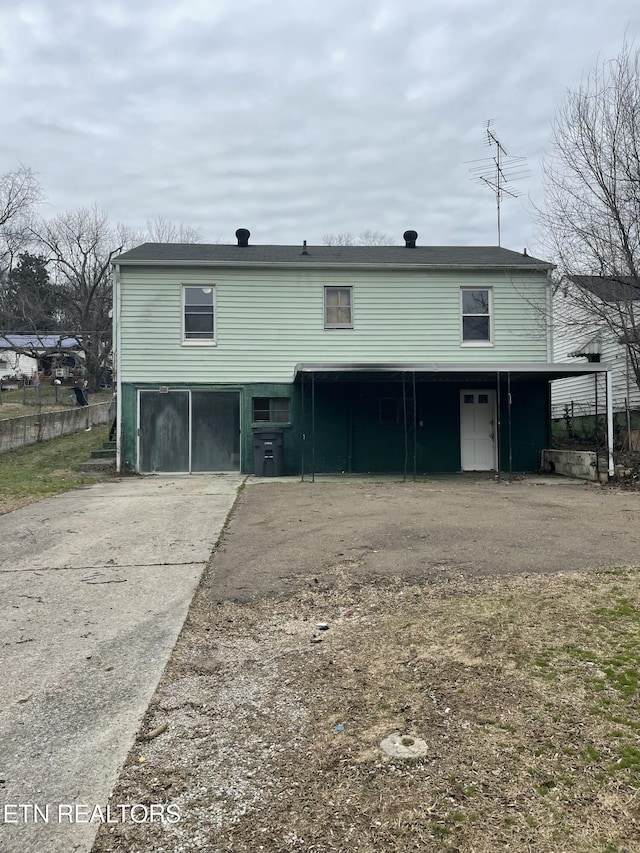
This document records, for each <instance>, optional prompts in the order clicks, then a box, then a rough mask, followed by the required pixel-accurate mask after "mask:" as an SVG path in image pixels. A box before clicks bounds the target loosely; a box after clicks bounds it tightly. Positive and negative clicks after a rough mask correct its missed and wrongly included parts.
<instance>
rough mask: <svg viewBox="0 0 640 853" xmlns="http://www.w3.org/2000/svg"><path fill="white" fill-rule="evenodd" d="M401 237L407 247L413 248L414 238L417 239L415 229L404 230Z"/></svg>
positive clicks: (414, 245) (414, 244)
mask: <svg viewBox="0 0 640 853" xmlns="http://www.w3.org/2000/svg"><path fill="white" fill-rule="evenodd" d="M402 239H403V240H404V244H405V246H406V247H407V249H415V247H416V240H417V239H418V232H417V231H405V232H404V234H403V235H402Z"/></svg>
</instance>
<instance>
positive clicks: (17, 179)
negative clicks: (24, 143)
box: [0, 166, 43, 227]
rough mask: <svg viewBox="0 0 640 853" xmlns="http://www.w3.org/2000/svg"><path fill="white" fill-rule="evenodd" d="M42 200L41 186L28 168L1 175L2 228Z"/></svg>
mask: <svg viewBox="0 0 640 853" xmlns="http://www.w3.org/2000/svg"><path fill="white" fill-rule="evenodd" d="M42 200H43V195H42V189H41V187H40V184H39V183H38V181H37V179H36V177H35V176H34V174H33V172H32V171H31V169H28V168H27V167H26V166H20V167H19V168H18V169H16V170H15V171H13V172H7V173H6V174H4V175H0V227H4V226H5V225H6V224H7V223H8V222H10V221H11V220H15V219H17V218H18V217H19V216H21V215H23V214H25V213H27V212H28V211H30V210H32V209H33V208H34V207H35V206H36V204H38V203H39V202H41V201H42Z"/></svg>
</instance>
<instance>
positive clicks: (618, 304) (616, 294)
mask: <svg viewBox="0 0 640 853" xmlns="http://www.w3.org/2000/svg"><path fill="white" fill-rule="evenodd" d="M636 305H637V312H638V316H637V318H636V317H634V313H635V310H636ZM607 311H610V312H611V313H612V316H615V318H616V319H615V320H614V322H615V324H616V326H617V327H618V328H617V329H614V328H611V326H610V325H608V324H607V323H606V322H605V320H604V319H603V314H604V313H605V312H607ZM553 317H554V322H553V354H554V361H556V362H568V363H572V364H587V363H598V362H602V363H605V364H607V365H609V366H610V367H611V379H612V398H613V399H612V403H613V411H614V413H619V412H626V411H628V410H631V411H634V410H640V388H639V387H638V383H637V381H636V377H635V373H634V370H633V367H632V364H631V360H630V357H629V351H628V347H627V346H625V344H624V343H622V341H621V337H622V335H623V334H624V331H623V330H625V329H626V330H629V329H633V328H634V320H635V321H636V323H637V322H638V321H640V287H638V286H637V284H635V283H634V282H632V281H631V280H628V279H612V278H609V277H601V276H572V277H571V278H570V279H567V280H565V281H564V282H563V283H562V285H561V286H560V287H559V288H558V289H557V290H556V291H555V293H554V296H553ZM596 401H597V410H598V413H599V414H604V412H605V405H606V387H605V380H604V376H602V375H598V374H594V375H593V376H572V377H570V378H567V379H561V380H558V381H557V382H554V383H553V385H552V390H551V414H552V417H553V418H555V419H557V418H562V417H564V416H565V414H566V413H569V414H570V415H571V416H572V417H581V416H585V415H593V414H594V413H595V411H596Z"/></svg>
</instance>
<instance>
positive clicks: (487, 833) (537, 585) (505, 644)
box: [94, 477, 640, 853]
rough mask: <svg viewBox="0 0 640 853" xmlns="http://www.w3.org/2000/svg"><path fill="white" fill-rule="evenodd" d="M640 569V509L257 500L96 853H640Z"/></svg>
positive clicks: (592, 504) (628, 495) (265, 486)
mask: <svg viewBox="0 0 640 853" xmlns="http://www.w3.org/2000/svg"><path fill="white" fill-rule="evenodd" d="M639 566H640V494H639V493H637V492H624V491H621V490H616V489H609V488H601V487H598V486H588V485H577V486H576V485H535V484H534V482H533V481H530V480H527V481H523V482H516V483H511V484H508V483H497V482H494V481H493V480H475V479H473V478H463V477H459V478H430V479H429V480H428V481H424V482H419V483H415V484H414V483H407V484H402V483H391V482H349V481H345V482H340V483H333V482H323V481H318V482H316V483H315V484H308V483H286V484H280V483H268V482H266V483H261V484H250V485H248V486H247V487H246V489H245V490H244V492H243V494H242V495H241V498H240V500H239V502H238V505H237V507H236V511H235V513H234V515H233V517H232V519H231V521H230V524H229V526H228V528H227V531H226V533H225V535H224V536H223V539H222V541H221V543H220V546H219V548H218V549H217V551H216V552H215V553H214V556H213V558H212V560H211V563H210V566H209V569H208V572H207V575H206V577H205V578H204V579H203V583H202V585H201V589H200V591H199V593H198V594H197V596H196V598H195V600H194V603H193V606H192V608H191V612H190V615H189V617H188V619H187V622H186V624H185V627H184V630H183V632H182V635H181V637H180V639H179V641H178V644H177V646H176V649H175V652H174V655H173V657H172V660H171V661H170V663H169V665H168V667H167V670H166V672H165V675H164V677H163V679H162V681H161V683H160V685H159V687H158V690H157V692H156V695H155V697H154V699H153V701H152V703H151V705H150V708H149V711H148V713H147V716H146V719H145V721H144V723H143V726H142V730H141V735H142V737H143V738H144V737H145V735H148V734H149V733H150V734H151V735H154V736H153V737H152V738H151V739H141V740H140V741H139V742H138V743H136V745H135V747H134V749H133V750H132V751H131V753H130V755H129V758H128V760H127V762H126V765H125V767H124V769H123V772H122V774H121V777H120V780H119V782H118V784H117V787H116V790H115V791H114V795H113V798H112V802H113V804H126V803H147V804H165V806H166V805H169V804H173V805H174V806H177V807H179V809H180V814H181V820H180V821H179V822H177V823H172V824H170V823H161V822H153V823H139V824H136V823H134V822H131V821H129V822H126V823H116V824H113V825H111V826H106V825H105V826H102V827H101V829H100V832H99V835H98V839H97V841H96V845H95V847H94V853H115V851H121V852H122V853H124V851H127V853H136V851H140V853H141V852H142V851H144V853H151V851H157V853H178V851H185V853H186V851H189V853H191V851H197V850H206V851H211V853H249V851H251V853H254V851H265V852H266V853H284V851H308V853H311V852H312V851H314V853H320V852H321V851H339V852H340V853H347V851H349V852H350V853H351V851H355V852H356V853H373V851H376V853H378V851H391V853H400V851H402V853H408V851H458V853H489V851H496V850H511V851H535V853H552V851H553V853H562V851H571V853H632V851H637V850H639V849H640V841H639V839H640V799H639V796H640V795H639V794H638V784H639V783H640V739H639V735H640V714H639V711H640V705H639V700H638V672H639V669H640V584H639V579H640V574H639V573H638V571H637V569H638V567H639ZM393 733H397V736H398V738H399V739H400V741H401V742H402V743H404V745H405V747H407V748H409V747H412V746H413V745H415V744H418V743H419V740H418V739H423V740H424V741H425V742H426V755H424V756H423V757H417V758H413V759H398V758H392V757H390V756H389V755H387V754H386V753H385V752H383V751H382V749H381V748H380V742H381V741H382V739H383V738H385V737H387V736H388V735H390V734H393ZM409 751H410V750H409Z"/></svg>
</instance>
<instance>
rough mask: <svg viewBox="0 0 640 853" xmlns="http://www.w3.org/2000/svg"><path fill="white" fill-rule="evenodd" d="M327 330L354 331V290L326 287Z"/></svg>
mask: <svg viewBox="0 0 640 853" xmlns="http://www.w3.org/2000/svg"><path fill="white" fill-rule="evenodd" d="M324 327H325V329H353V288H352V287H325V289H324Z"/></svg>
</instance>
